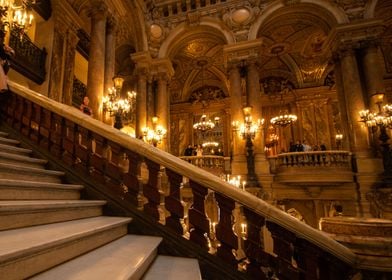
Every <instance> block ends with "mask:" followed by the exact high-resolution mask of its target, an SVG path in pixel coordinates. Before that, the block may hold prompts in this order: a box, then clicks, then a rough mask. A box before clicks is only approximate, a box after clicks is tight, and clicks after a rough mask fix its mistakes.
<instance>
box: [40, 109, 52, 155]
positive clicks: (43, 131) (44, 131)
mask: <svg viewBox="0 0 392 280" xmlns="http://www.w3.org/2000/svg"><path fill="white" fill-rule="evenodd" d="M51 122H52V112H51V111H49V110H47V109H45V108H42V111H41V123H40V129H39V135H40V141H39V145H40V146H41V147H43V148H45V149H46V150H49V149H50V141H49V139H50V133H51Z"/></svg>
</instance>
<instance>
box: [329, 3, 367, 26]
mask: <svg viewBox="0 0 392 280" xmlns="http://www.w3.org/2000/svg"><path fill="white" fill-rule="evenodd" d="M333 2H335V3H336V4H337V5H338V6H340V7H341V8H342V9H343V10H344V11H345V12H346V14H347V16H348V18H349V19H350V20H351V21H356V20H361V19H363V16H364V12H365V6H366V2H367V1H366V0H334V1H333Z"/></svg>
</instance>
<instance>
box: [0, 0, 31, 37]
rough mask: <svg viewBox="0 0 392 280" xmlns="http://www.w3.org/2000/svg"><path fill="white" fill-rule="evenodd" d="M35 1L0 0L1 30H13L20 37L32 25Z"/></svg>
mask: <svg viewBox="0 0 392 280" xmlns="http://www.w3.org/2000/svg"><path fill="white" fill-rule="evenodd" d="M34 4H36V1H35V0H19V1H18V0H0V16H1V30H2V31H3V32H6V31H8V29H13V30H15V31H16V32H17V33H19V35H20V36H21V37H23V34H24V33H25V32H27V30H28V29H29V28H30V27H31V25H32V23H33V19H34V16H33V12H32V7H33V5H34Z"/></svg>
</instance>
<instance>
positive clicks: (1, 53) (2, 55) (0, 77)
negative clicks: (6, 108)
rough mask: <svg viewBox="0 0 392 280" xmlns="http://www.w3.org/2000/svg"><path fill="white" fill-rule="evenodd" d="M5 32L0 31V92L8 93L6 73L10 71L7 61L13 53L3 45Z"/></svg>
mask: <svg viewBox="0 0 392 280" xmlns="http://www.w3.org/2000/svg"><path fill="white" fill-rule="evenodd" d="M4 37H5V32H4V31H3V30H0V46H1V47H0V64H1V67H0V92H6V91H8V77H7V74H8V71H9V70H10V63H9V59H10V57H11V56H13V55H14V54H15V51H14V50H13V49H12V48H11V47H10V46H8V45H6V44H5V43H4Z"/></svg>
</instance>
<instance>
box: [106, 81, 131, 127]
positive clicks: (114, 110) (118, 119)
mask: <svg viewBox="0 0 392 280" xmlns="http://www.w3.org/2000/svg"><path fill="white" fill-rule="evenodd" d="M113 82H114V87H112V88H109V90H108V95H107V96H104V97H103V99H102V107H103V111H104V112H105V113H109V115H110V116H111V117H113V116H114V117H115V123H114V127H115V128H117V129H121V128H123V123H122V119H123V118H126V117H127V116H128V115H129V112H131V110H132V109H133V108H134V106H135V104H136V92H134V91H128V92H127V97H126V98H121V97H120V93H121V88H122V85H123V83H124V79H123V78H121V77H114V78H113Z"/></svg>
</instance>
